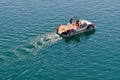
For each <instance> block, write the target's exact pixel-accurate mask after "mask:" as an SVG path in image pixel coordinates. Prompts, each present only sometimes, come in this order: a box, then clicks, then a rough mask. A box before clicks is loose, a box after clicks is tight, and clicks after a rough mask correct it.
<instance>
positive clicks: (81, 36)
mask: <svg viewBox="0 0 120 80" xmlns="http://www.w3.org/2000/svg"><path fill="white" fill-rule="evenodd" d="M94 33H95V30H92V31H89V32H84V33H81V34H77V35H74V36H71V37H63V40H64V41H65V42H66V43H70V42H71V41H74V42H81V41H83V40H87V39H89V37H90V36H91V35H92V34H94Z"/></svg>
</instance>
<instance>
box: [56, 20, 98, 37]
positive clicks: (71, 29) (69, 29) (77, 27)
mask: <svg viewBox="0 0 120 80" xmlns="http://www.w3.org/2000/svg"><path fill="white" fill-rule="evenodd" d="M72 20H73V18H72V19H71V20H70V22H69V23H68V24H66V25H64V24H61V25H60V26H58V28H57V31H56V33H57V34H59V35H60V36H63V37H71V36H74V35H77V34H80V33H83V32H89V31H93V30H95V28H96V27H95V25H94V24H93V23H92V22H89V21H87V20H84V19H79V20H77V21H74V22H72Z"/></svg>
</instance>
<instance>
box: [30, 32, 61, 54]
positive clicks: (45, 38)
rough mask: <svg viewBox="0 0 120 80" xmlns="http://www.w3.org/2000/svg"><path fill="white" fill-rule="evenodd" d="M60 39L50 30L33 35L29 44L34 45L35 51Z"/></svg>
mask: <svg viewBox="0 0 120 80" xmlns="http://www.w3.org/2000/svg"><path fill="white" fill-rule="evenodd" d="M61 39H62V38H61V37H60V36H59V35H57V34H56V33H54V32H52V33H47V34H44V35H40V36H37V37H35V38H34V39H32V40H31V41H30V44H31V45H34V46H35V49H34V51H35V52H36V51H38V50H41V49H42V48H43V47H45V46H49V45H51V44H54V43H55V42H57V41H59V40H61Z"/></svg>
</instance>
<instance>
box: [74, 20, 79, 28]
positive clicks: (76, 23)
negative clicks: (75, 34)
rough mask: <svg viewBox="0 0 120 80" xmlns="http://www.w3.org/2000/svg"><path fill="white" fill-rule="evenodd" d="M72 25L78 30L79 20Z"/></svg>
mask: <svg viewBox="0 0 120 80" xmlns="http://www.w3.org/2000/svg"><path fill="white" fill-rule="evenodd" d="M74 25H75V26H76V27H78V28H79V27H80V25H79V20H78V21H76V22H75V24H74Z"/></svg>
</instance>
